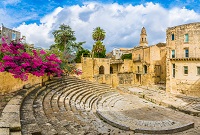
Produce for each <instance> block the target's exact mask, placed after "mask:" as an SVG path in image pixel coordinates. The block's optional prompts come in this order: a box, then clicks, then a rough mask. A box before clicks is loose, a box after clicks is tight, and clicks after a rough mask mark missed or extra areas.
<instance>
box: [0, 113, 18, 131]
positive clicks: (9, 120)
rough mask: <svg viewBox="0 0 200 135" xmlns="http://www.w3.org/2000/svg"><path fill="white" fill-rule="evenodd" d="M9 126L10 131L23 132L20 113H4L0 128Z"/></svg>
mask: <svg viewBox="0 0 200 135" xmlns="http://www.w3.org/2000/svg"><path fill="white" fill-rule="evenodd" d="M3 126H9V127H10V130H14V131H19V130H21V124H20V116H19V114H18V113H13V112H7V113H2V119H1V121H0V127H3Z"/></svg>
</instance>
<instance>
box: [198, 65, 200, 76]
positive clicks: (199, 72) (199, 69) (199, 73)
mask: <svg viewBox="0 0 200 135" xmlns="http://www.w3.org/2000/svg"><path fill="white" fill-rule="evenodd" d="M197 75H200V67H197Z"/></svg>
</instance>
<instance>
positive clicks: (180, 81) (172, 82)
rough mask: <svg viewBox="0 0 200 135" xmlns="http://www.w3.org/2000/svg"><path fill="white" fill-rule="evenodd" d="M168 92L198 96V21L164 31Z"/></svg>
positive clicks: (199, 26)
mask: <svg viewBox="0 0 200 135" xmlns="http://www.w3.org/2000/svg"><path fill="white" fill-rule="evenodd" d="M166 35H167V39H166V44H167V60H166V69H167V70H166V73H167V77H166V80H167V81H166V88H167V91H168V92H172V93H183V94H188V95H192V96H200V23H190V24H184V25H180V26H175V27H170V28H168V29H167V31H166Z"/></svg>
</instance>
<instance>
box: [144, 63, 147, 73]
mask: <svg viewBox="0 0 200 135" xmlns="http://www.w3.org/2000/svg"><path fill="white" fill-rule="evenodd" d="M144 73H145V74H146V73H147V66H146V65H144Z"/></svg>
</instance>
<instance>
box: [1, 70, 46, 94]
mask: <svg viewBox="0 0 200 135" xmlns="http://www.w3.org/2000/svg"><path fill="white" fill-rule="evenodd" d="M47 80H48V76H43V77H37V76H34V75H31V74H30V75H29V77H28V80H27V81H22V80H20V79H16V78H14V77H13V76H12V74H10V73H7V72H1V73H0V93H1V94H4V93H11V92H14V91H17V90H19V89H21V88H22V87H23V86H24V85H26V84H30V85H34V84H38V83H41V84H42V82H44V81H47Z"/></svg>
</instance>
